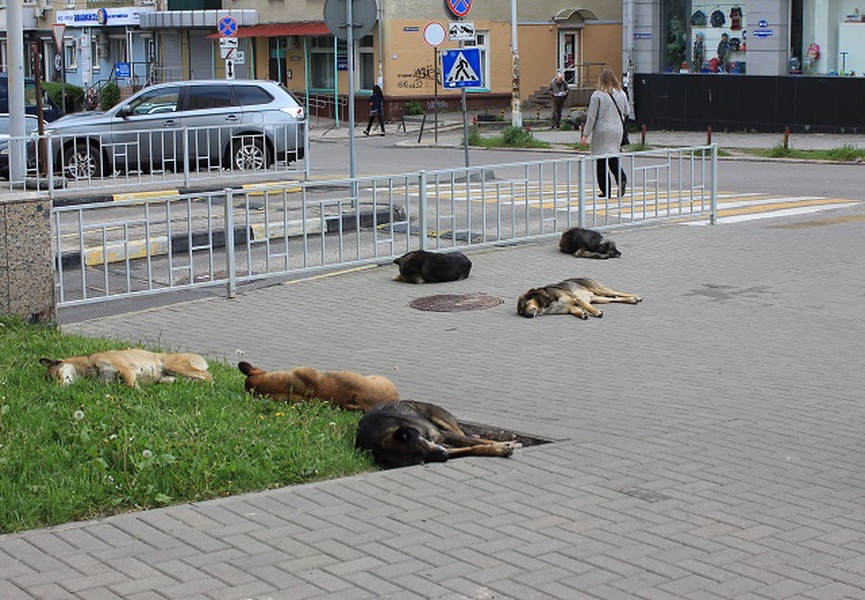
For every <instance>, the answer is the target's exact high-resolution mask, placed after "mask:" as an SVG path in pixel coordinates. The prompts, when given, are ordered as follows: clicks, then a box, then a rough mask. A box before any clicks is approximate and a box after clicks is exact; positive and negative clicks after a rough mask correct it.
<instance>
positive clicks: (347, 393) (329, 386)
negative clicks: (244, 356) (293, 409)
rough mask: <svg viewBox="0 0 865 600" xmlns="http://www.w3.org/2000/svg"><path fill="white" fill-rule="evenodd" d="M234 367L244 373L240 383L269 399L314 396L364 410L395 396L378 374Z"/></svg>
mask: <svg viewBox="0 0 865 600" xmlns="http://www.w3.org/2000/svg"><path fill="white" fill-rule="evenodd" d="M237 368H238V369H240V371H241V372H242V373H243V374H244V375H246V382H245V383H244V384H243V387H244V388H245V389H246V391H247V392H250V393H252V394H253V395H255V396H267V397H268V398H271V399H272V400H284V401H287V402H301V401H303V400H311V399H314V398H315V399H318V400H324V401H326V402H330V403H331V404H334V405H335V406H338V407H340V408H346V409H350V410H368V409H370V408H372V407H373V406H375V405H376V404H380V403H382V402H390V401H392V400H398V399H399V392H398V391H397V389H396V386H395V385H394V384H393V382H392V381H391V380H390V379H388V378H387V377H382V376H381V375H361V374H360V373H355V372H354V371H319V370H318V369H313V368H312V367H295V368H294V369H291V370H290V371H270V372H268V371H262V370H261V369H258V368H256V367H253V366H252V365H251V364H249V363H248V362H240V363H238V365H237Z"/></svg>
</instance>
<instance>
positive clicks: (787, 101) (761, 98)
mask: <svg viewBox="0 0 865 600" xmlns="http://www.w3.org/2000/svg"><path fill="white" fill-rule="evenodd" d="M863 99H865V77H757V76H751V75H747V76H741V75H696V74H686V75H678V74H675V75H671V74H638V75H636V77H635V87H634V100H635V103H636V106H635V110H636V115H637V119H636V121H637V125H643V124H645V125H646V127H647V128H649V129H655V130H658V129H669V130H673V131H694V130H704V129H706V128H707V127H710V126H711V127H712V129H713V130H714V131H758V132H764V133H776V132H781V131H784V128H785V127H790V131H793V132H808V131H810V132H818V133H862V132H865V110H862V109H861V104H862V101H863Z"/></svg>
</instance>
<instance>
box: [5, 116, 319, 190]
mask: <svg viewBox="0 0 865 600" xmlns="http://www.w3.org/2000/svg"><path fill="white" fill-rule="evenodd" d="M180 121H181V119H177V123H175V124H174V126H172V127H168V126H166V127H164V128H159V129H156V128H154V129H141V128H135V126H133V124H132V123H130V124H129V126H128V127H127V126H126V124H125V123H118V124H117V125H116V126H114V127H112V128H111V130H110V131H93V132H88V133H81V132H79V133H68V134H56V133H55V134H51V133H47V134H45V135H44V136H42V138H41V139H40V137H39V136H38V135H37V134H35V133H34V134H32V135H29V136H25V137H23V138H17V137H15V138H10V139H9V140H8V146H7V148H9V149H11V150H12V151H16V150H15V149H16V148H17V151H18V152H24V150H23V148H26V155H27V160H26V164H27V171H26V174H25V175H24V176H23V177H20V176H19V177H17V178H10V176H9V174H5V178H6V181H4V182H0V185H2V187H5V188H6V189H9V190H11V189H21V188H26V189H30V190H36V191H45V192H47V193H48V195H49V196H50V197H51V198H52V199H53V198H57V197H61V196H72V195H75V194H80V193H82V192H94V191H96V192H100V191H101V192H106V193H109V194H111V193H116V192H117V191H118V189H127V190H130V191H131V190H132V189H133V188H134V189H135V190H141V189H143V188H147V187H148V186H152V187H154V188H156V187H163V188H164V187H165V186H169V187H174V188H177V187H190V186H191V185H193V184H196V183H201V182H202V181H205V180H206V181H207V182H208V184H210V183H215V184H216V185H219V182H222V183H224V184H226V185H230V184H231V182H232V181H233V180H236V178H237V176H238V175H242V176H243V177H244V179H245V181H249V182H251V183H255V182H256V181H259V182H260V181H266V180H270V179H273V178H274V176H277V177H278V176H283V175H289V176H292V177H301V178H303V179H306V178H308V176H309V158H308V157H309V140H308V136H307V131H306V128H307V121H305V120H304V121H298V122H296V123H292V124H285V123H279V124H262V123H255V124H249V125H244V124H235V125H225V126H210V125H208V126H188V125H181V124H180ZM40 146H41V148H40ZM2 152H3V150H0V153H2ZM7 152H8V151H7ZM5 162H6V164H8V161H5ZM0 165H2V162H0ZM48 173H52V174H53V176H52V177H48V176H46V175H47V174H48ZM2 187H0V189H2Z"/></svg>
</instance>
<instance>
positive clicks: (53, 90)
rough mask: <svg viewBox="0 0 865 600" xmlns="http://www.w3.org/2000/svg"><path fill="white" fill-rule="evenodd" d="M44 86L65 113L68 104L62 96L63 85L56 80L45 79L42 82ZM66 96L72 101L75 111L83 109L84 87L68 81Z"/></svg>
mask: <svg viewBox="0 0 865 600" xmlns="http://www.w3.org/2000/svg"><path fill="white" fill-rule="evenodd" d="M42 88H43V89H44V90H45V92H46V93H47V94H48V95H49V96H50V97H51V99H52V100H53V101H54V104H56V105H57V106H59V107H60V108H61V109H62V110H63V112H64V113H65V112H67V111H66V104H65V103H64V102H63V101H62V99H61V98H60V94H61V91H62V90H63V86H62V85H61V84H60V83H58V82H56V81H45V82H43V83H42ZM66 97H67V98H68V99H69V100H70V101H71V103H72V110H73V111H76V110H81V108H82V107H83V105H84V88H82V87H80V86H77V85H73V84H71V83H67V84H66Z"/></svg>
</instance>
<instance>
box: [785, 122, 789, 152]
mask: <svg viewBox="0 0 865 600" xmlns="http://www.w3.org/2000/svg"><path fill="white" fill-rule="evenodd" d="M789 149H790V128H789V127H785V128H784V150H785V151H787V150H789Z"/></svg>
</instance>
